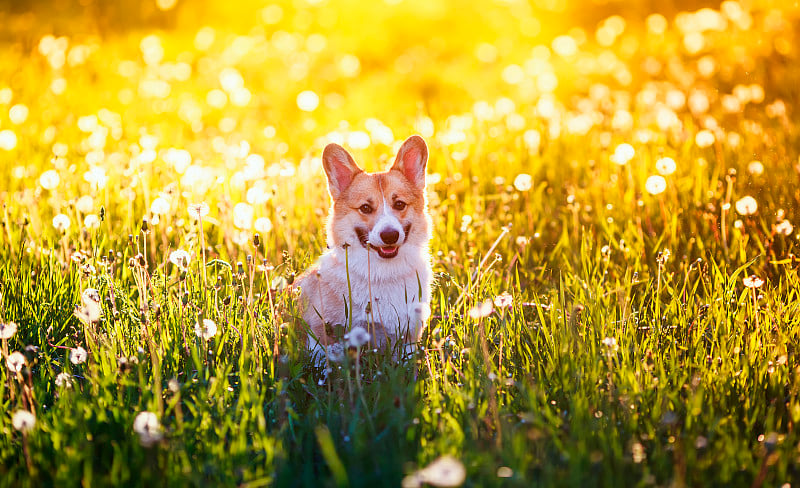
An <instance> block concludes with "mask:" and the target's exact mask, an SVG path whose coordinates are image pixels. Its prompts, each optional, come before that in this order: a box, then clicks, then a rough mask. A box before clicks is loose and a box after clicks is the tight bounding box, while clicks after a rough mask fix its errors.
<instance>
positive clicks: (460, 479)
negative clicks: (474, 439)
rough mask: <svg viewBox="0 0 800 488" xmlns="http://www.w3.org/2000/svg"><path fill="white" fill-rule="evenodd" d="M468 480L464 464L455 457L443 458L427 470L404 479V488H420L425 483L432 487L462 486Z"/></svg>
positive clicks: (446, 456)
mask: <svg viewBox="0 0 800 488" xmlns="http://www.w3.org/2000/svg"><path fill="white" fill-rule="evenodd" d="M466 478H467V470H466V469H465V468H464V464H462V463H461V461H459V460H458V459H456V458H454V457H453V456H449V455H445V456H442V457H440V458H438V459H436V460H435V461H433V462H432V463H431V464H429V465H428V466H426V467H425V468H423V469H421V470H419V471H417V472H416V473H414V474H411V475H409V476H407V477H406V478H405V479H403V482H402V484H401V486H402V487H403V488H412V487H420V486H422V484H423V483H426V484H429V485H432V486H442V487H450V486H461V484H462V483H464V480H465V479H466Z"/></svg>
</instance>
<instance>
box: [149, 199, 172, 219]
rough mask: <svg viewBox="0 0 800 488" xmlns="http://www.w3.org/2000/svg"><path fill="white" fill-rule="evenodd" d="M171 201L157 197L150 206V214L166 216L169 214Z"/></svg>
mask: <svg viewBox="0 0 800 488" xmlns="http://www.w3.org/2000/svg"><path fill="white" fill-rule="evenodd" d="M169 207H170V205H169V201H168V200H167V199H166V198H164V197H156V199H155V200H153V203H151V204H150V212H151V213H153V214H154V215H165V214H166V213H167V212H169Z"/></svg>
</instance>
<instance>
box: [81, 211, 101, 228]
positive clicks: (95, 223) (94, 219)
mask: <svg viewBox="0 0 800 488" xmlns="http://www.w3.org/2000/svg"><path fill="white" fill-rule="evenodd" d="M83 226H84V227H86V228H87V229H96V228H98V227H100V218H99V217H98V216H97V215H95V214H89V215H87V216H86V217H84V219H83Z"/></svg>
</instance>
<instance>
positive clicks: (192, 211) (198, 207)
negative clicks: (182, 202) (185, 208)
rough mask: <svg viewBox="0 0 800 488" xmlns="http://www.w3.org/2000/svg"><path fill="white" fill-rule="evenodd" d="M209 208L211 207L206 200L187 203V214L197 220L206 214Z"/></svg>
mask: <svg viewBox="0 0 800 488" xmlns="http://www.w3.org/2000/svg"><path fill="white" fill-rule="evenodd" d="M209 210H211V208H210V207H209V206H208V204H207V203H206V202H200V203H190V204H189V216H190V217H192V218H194V219H197V220H199V219H201V218H203V217H205V216H206V215H208V212H209Z"/></svg>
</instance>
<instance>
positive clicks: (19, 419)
mask: <svg viewBox="0 0 800 488" xmlns="http://www.w3.org/2000/svg"><path fill="white" fill-rule="evenodd" d="M11 425H13V426H14V428H15V429H16V430H18V431H20V432H22V433H23V434H24V433H27V432H30V431H31V430H32V429H33V428H34V427H35V426H36V416H35V415H33V414H32V413H30V412H29V411H27V410H17V411H16V412H14V415H13V416H12V417H11Z"/></svg>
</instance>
